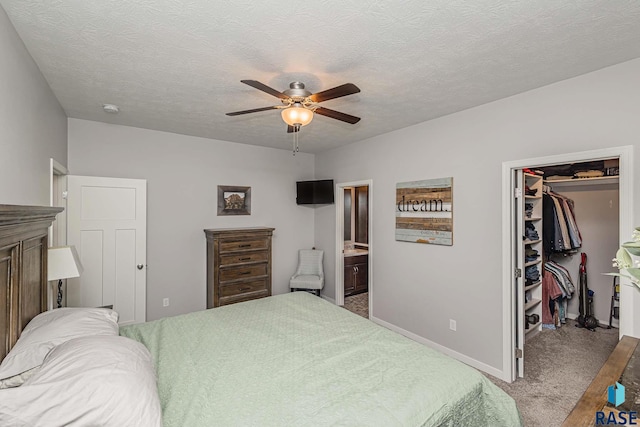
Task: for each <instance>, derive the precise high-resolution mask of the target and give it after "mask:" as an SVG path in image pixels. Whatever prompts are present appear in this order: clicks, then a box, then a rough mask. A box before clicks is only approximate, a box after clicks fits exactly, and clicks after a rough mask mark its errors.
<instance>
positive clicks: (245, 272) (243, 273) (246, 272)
mask: <svg viewBox="0 0 640 427" xmlns="http://www.w3.org/2000/svg"><path fill="white" fill-rule="evenodd" d="M240 274H241V275H243V276H244V275H245V274H251V272H250V271H243V272H242V273H240Z"/></svg>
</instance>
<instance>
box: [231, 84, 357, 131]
mask: <svg viewBox="0 0 640 427" xmlns="http://www.w3.org/2000/svg"><path fill="white" fill-rule="evenodd" d="M240 81H241V82H242V83H244V84H246V85H249V86H251V87H253V88H255V89H258V90H261V91H263V92H266V93H268V94H269V95H273V96H275V97H276V98H280V102H282V105H274V106H271V107H262V108H254V109H252V110H244V111H235V112H233V113H227V116H239V115H241V114H249V113H257V112H259V111H267V110H282V120H284V122H285V123H286V124H287V132H289V133H292V132H299V131H300V128H301V127H302V126H306V125H308V124H309V123H311V120H313V113H317V114H320V115H322V116H325V117H330V118H332V119H336V120H340V121H343V122H346V123H351V124H355V123H358V122H359V121H360V117H356V116H352V115H349V114H345V113H341V112H339V111H335V110H330V109H328V108H325V107H321V106H320V105H318V104H319V103H321V102H324V101H328V100H330V99H335V98H340V97H343V96H347V95H352V94H354V93H358V92H360V89H359V88H358V86H356V85H354V84H353V83H345V84H343V85H340V86H336V87H334V88H332V89H327V90H323V91H322V92H317V93H311V92H309V91H308V90H306V89H305V86H304V83H301V82H292V83H291V84H289V89H287V90H285V91H284V92H278V91H277V90H275V89H273V88H271V87H269V86H267V85H265V84H264V83H260V82H259V81H256V80H240Z"/></svg>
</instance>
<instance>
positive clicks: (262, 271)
mask: <svg viewBox="0 0 640 427" xmlns="http://www.w3.org/2000/svg"><path fill="white" fill-rule="evenodd" d="M266 275H267V264H266V263H264V264H254V265H239V266H237V267H227V268H220V282H228V281H230V280H238V279H250V278H252V277H258V276H266Z"/></svg>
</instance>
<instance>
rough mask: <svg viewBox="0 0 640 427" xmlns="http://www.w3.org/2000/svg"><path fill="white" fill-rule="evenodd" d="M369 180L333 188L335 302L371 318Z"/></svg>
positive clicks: (370, 185)
mask: <svg viewBox="0 0 640 427" xmlns="http://www.w3.org/2000/svg"><path fill="white" fill-rule="evenodd" d="M371 188H372V183H371V180H367V181H357V182H350V183H342V184H338V185H337V191H336V225H337V227H336V304H337V305H341V306H344V307H345V308H346V309H348V310H349V311H352V312H354V313H356V314H358V315H360V316H362V317H366V318H370V317H371V309H370V308H371V301H372V286H371V284H372V280H371V279H372V274H371V272H372V268H371V264H372V263H371V260H372V256H371V255H372V244H371V240H372V239H371V237H372V231H371V230H372V227H371V223H372V221H371V209H370V206H371Z"/></svg>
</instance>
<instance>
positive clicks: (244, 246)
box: [238, 243, 251, 248]
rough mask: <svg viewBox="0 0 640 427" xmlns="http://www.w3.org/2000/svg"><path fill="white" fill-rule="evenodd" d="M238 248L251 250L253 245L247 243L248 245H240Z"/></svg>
mask: <svg viewBox="0 0 640 427" xmlns="http://www.w3.org/2000/svg"><path fill="white" fill-rule="evenodd" d="M238 247H239V248H250V247H251V244H250V243H247V244H245V245H238Z"/></svg>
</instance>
